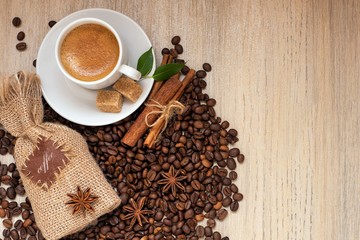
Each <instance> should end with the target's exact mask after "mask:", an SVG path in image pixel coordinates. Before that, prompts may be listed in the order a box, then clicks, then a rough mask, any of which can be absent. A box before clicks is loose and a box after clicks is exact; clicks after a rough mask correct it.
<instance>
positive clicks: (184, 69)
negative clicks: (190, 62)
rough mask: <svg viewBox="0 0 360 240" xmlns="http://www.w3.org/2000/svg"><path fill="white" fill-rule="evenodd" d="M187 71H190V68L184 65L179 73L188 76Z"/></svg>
mask: <svg viewBox="0 0 360 240" xmlns="http://www.w3.org/2000/svg"><path fill="white" fill-rule="evenodd" d="M189 71H190V68H189V67H188V66H186V65H185V66H184V67H183V68H182V69H181V73H182V74H184V75H186V74H188V72H189Z"/></svg>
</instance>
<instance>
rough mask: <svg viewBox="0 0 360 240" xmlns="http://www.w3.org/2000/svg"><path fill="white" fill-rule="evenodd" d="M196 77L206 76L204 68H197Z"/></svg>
mask: <svg viewBox="0 0 360 240" xmlns="http://www.w3.org/2000/svg"><path fill="white" fill-rule="evenodd" d="M196 77H198V78H205V77H206V72H205V71H204V70H198V71H197V72H196Z"/></svg>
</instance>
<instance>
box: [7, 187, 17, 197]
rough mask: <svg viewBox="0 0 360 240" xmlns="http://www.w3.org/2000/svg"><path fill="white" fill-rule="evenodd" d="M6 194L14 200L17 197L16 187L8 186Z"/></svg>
mask: <svg viewBox="0 0 360 240" xmlns="http://www.w3.org/2000/svg"><path fill="white" fill-rule="evenodd" d="M6 195H7V196H8V198H9V199H11V200H14V199H15V197H16V192H15V189H14V188H13V187H8V188H7V189H6Z"/></svg>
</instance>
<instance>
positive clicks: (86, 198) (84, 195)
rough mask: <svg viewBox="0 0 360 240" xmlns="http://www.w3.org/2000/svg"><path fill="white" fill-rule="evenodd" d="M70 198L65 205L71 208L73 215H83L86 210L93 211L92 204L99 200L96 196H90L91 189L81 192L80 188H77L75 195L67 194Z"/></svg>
mask: <svg viewBox="0 0 360 240" xmlns="http://www.w3.org/2000/svg"><path fill="white" fill-rule="evenodd" d="M67 196H68V197H70V200H69V201H67V202H66V203H65V204H66V205H68V206H71V207H73V214H75V213H77V212H82V213H83V214H84V215H85V212H86V210H91V211H93V212H94V211H95V210H94V208H93V206H92V205H93V204H94V203H95V201H96V200H97V199H98V198H99V197H98V196H96V195H94V194H91V189H90V188H87V189H86V190H85V191H81V188H80V187H79V186H78V187H77V193H76V194H70V193H68V194H67Z"/></svg>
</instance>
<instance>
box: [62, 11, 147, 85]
mask: <svg viewBox="0 0 360 240" xmlns="http://www.w3.org/2000/svg"><path fill="white" fill-rule="evenodd" d="M83 24H98V25H101V26H103V27H105V28H107V29H108V30H109V31H111V33H112V34H113V35H114V36H115V38H116V40H117V42H118V44H119V49H120V53H119V58H118V61H117V63H116V65H115V67H114V69H113V70H112V71H111V72H110V73H109V74H108V75H106V76H105V77H103V78H101V79H98V80H94V81H83V80H79V79H77V78H75V77H74V76H72V75H71V74H69V73H68V72H67V71H66V69H65V68H64V66H63V64H62V61H61V46H62V43H63V40H64V39H65V37H66V36H67V34H68V33H70V32H71V31H72V30H73V29H75V28H76V27H78V26H81V25H83ZM55 56H56V62H57V64H58V66H59V68H60V70H61V72H62V73H63V74H64V75H65V77H66V78H67V79H69V80H71V81H72V82H74V83H76V84H78V85H80V86H82V87H84V88H88V89H101V88H106V87H108V86H110V85H112V84H114V83H115V82H116V81H117V80H118V79H119V78H120V76H121V75H122V74H125V75H126V76H128V77H130V78H132V79H134V80H139V79H140V77H141V73H140V72H139V71H138V70H136V69H135V68H132V67H130V66H128V65H126V59H127V58H126V49H125V46H124V45H123V43H122V41H121V38H120V37H119V34H118V33H117V32H116V31H115V29H114V28H113V27H112V26H111V25H110V24H108V23H106V22H105V21H102V20H100V19H97V18H81V19H78V20H76V21H74V22H72V23H70V24H69V25H67V26H66V27H65V28H64V29H63V30H62V31H61V32H60V35H59V37H58V39H57V41H56V45H55Z"/></svg>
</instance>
